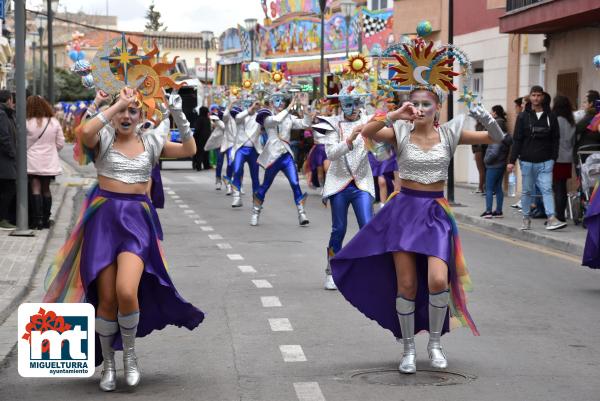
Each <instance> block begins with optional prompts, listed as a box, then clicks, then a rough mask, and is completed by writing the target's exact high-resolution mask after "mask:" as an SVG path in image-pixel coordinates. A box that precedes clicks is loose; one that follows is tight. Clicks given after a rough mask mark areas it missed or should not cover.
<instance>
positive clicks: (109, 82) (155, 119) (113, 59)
mask: <svg viewBox="0 0 600 401" xmlns="http://www.w3.org/2000/svg"><path fill="white" fill-rule="evenodd" d="M119 42H120V43H119ZM127 43H129V45H131V47H130V48H129V47H128V46H127ZM152 45H153V47H152V49H150V48H148V47H147V46H146V45H145V44H144V45H143V50H144V54H143V55H140V54H138V50H139V47H138V45H137V44H136V43H134V42H133V41H131V40H130V39H129V40H126V39H125V34H122V35H121V38H117V39H113V40H109V41H108V42H106V43H105V45H104V46H103V47H102V48H101V49H100V51H98V53H97V54H96V56H95V57H94V60H93V63H92V64H93V69H92V75H93V76H94V83H95V85H96V86H97V87H98V88H99V89H101V90H103V91H104V92H106V93H109V94H111V95H117V94H118V93H119V92H120V91H121V89H122V88H123V87H125V86H130V87H133V88H135V89H137V91H138V101H139V103H140V105H141V107H142V109H143V110H144V113H145V116H146V118H147V119H148V120H150V121H151V122H152V123H153V124H155V125H158V124H159V123H160V121H161V120H163V118H164V117H165V114H166V110H167V109H168V108H167V100H166V99H165V91H164V89H166V88H171V89H173V90H178V89H179V88H180V87H181V86H183V85H182V84H177V83H176V82H175V79H177V76H178V74H177V73H175V74H169V71H170V70H172V69H174V68H175V64H176V61H177V57H175V58H174V59H173V61H172V62H168V60H167V57H166V55H163V56H162V57H160V55H159V49H158V47H157V45H156V40H154V41H153V43H152Z"/></svg>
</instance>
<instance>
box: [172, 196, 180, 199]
mask: <svg viewBox="0 0 600 401" xmlns="http://www.w3.org/2000/svg"><path fill="white" fill-rule="evenodd" d="M171 198H173V199H180V198H181V196H179V195H171Z"/></svg>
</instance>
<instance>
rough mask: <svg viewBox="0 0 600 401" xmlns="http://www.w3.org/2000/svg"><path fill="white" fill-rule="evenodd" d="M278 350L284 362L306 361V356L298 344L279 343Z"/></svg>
mask: <svg viewBox="0 0 600 401" xmlns="http://www.w3.org/2000/svg"><path fill="white" fill-rule="evenodd" d="M279 351H281V356H282V357H283V361H284V362H306V356H305V355H304V351H302V347H301V346H299V345H280V346H279Z"/></svg>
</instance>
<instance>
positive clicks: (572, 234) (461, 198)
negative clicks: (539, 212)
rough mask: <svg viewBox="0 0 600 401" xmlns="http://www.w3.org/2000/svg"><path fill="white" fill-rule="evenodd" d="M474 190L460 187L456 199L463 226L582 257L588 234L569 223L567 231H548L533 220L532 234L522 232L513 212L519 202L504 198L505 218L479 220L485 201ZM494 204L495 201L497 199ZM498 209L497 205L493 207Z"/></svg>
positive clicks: (456, 211) (518, 220)
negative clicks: (467, 225)
mask: <svg viewBox="0 0 600 401" xmlns="http://www.w3.org/2000/svg"><path fill="white" fill-rule="evenodd" d="M475 188H476V187H475V186H472V187H471V186H468V185H461V184H458V185H457V186H456V187H455V191H454V195H455V196H454V198H455V202H456V203H458V204H459V205H456V206H453V210H454V214H455V215H456V219H457V220H458V221H459V222H460V223H464V224H471V225H475V226H478V227H481V228H484V229H486V230H490V231H493V232H496V233H499V234H503V235H506V236H508V237H511V238H513V239H515V240H523V241H527V242H531V243H534V244H538V245H542V246H546V247H549V248H553V249H556V250H559V251H562V252H566V253H569V254H572V255H576V256H581V255H582V254H583V247H584V245H585V237H586V230H585V229H584V228H583V227H582V226H581V225H578V226H575V225H573V222H572V221H570V220H569V221H567V224H568V225H567V227H565V228H563V229H560V230H555V231H548V230H546V228H545V226H544V222H545V220H544V219H533V220H532V222H531V230H530V231H521V230H520V229H519V228H520V227H521V220H522V215H521V212H520V211H519V210H518V209H514V208H511V207H510V206H511V205H513V204H515V203H516V202H517V201H518V200H519V198H511V197H508V196H505V197H504V208H503V212H504V218H502V219H484V218H482V217H479V215H481V213H483V211H484V210H485V197H484V196H481V194H475V193H473V191H474V189H475ZM494 202H495V199H494ZM494 205H495V203H494Z"/></svg>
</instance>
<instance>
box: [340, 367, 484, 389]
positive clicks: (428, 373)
mask: <svg viewBox="0 0 600 401" xmlns="http://www.w3.org/2000/svg"><path fill="white" fill-rule="evenodd" d="M350 379H352V380H360V381H364V382H367V383H369V384H384V385H387V386H450V385H455V384H465V383H468V382H470V381H472V380H474V379H475V377H474V376H469V375H466V374H464V373H459V372H449V371H436V370H417V373H416V374H414V375H405V374H402V373H400V372H398V370H397V369H385V368H381V369H370V370H363V371H356V372H353V373H352V374H351V375H350Z"/></svg>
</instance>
